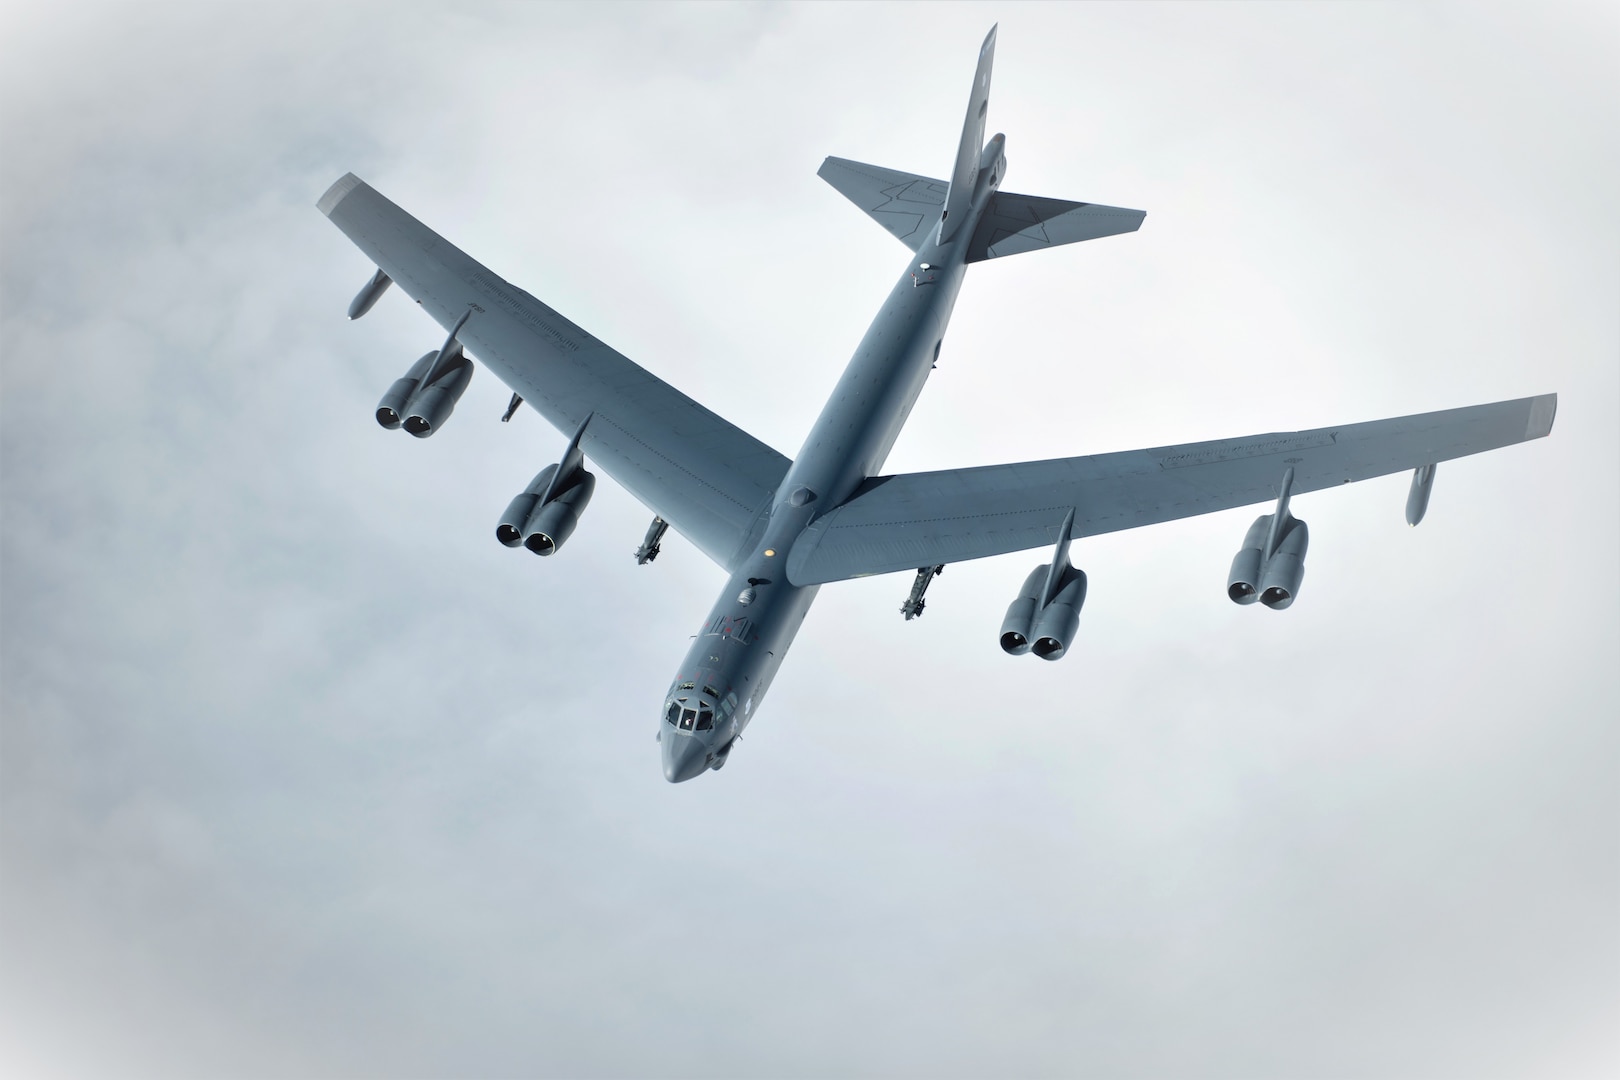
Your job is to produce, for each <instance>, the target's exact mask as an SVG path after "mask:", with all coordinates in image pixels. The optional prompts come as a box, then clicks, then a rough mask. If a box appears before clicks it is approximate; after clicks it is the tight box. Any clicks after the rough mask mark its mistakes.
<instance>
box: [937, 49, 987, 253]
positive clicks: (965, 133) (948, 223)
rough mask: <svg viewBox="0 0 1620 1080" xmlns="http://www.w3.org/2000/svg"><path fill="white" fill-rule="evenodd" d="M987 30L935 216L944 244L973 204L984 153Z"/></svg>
mask: <svg viewBox="0 0 1620 1080" xmlns="http://www.w3.org/2000/svg"><path fill="white" fill-rule="evenodd" d="M998 26H1000V24H999V23H997V24H996V26H992V27H991V28H990V33H988V34H986V35H985V38H984V44H983V45H980V46H979V67H978V70H976V71H975V72H974V73H973V92H972V93H971V94H969V95H968V108H967V119H965V120H964V121H962V138H961V141H960V142H958V143H957V144H956V167H955V168H953V169H952V170H951V188H950V192H949V193H948V194H947V195H946V196H945V209H944V211H943V212H942V213H941V214H940V216H939V242H940V243H941V244H943V243H945V242H946V241H947V240H949V239H950V238H951V237H952V236H955V235H956V233H957V232H958V231H959V230H960V229H961V227H962V223H963V222H964V221H966V220H967V218H968V210H969V209H970V208H971V207H972V205H973V188H974V185H975V184H976V183H977V181H978V179H979V155H980V154H981V153H983V152H984V115H985V113H987V112H989V111H990V69H991V68H992V67H993V66H994V65H995V62H996V29H997V27H998Z"/></svg>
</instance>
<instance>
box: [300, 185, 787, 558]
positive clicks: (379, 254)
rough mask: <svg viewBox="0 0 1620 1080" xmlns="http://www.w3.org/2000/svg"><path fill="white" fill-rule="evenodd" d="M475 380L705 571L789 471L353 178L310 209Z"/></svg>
mask: <svg viewBox="0 0 1620 1080" xmlns="http://www.w3.org/2000/svg"><path fill="white" fill-rule="evenodd" d="M318 205H319V207H320V210H321V212H322V213H323V214H325V215H326V216H327V217H328V218H330V219H331V221H332V224H334V225H336V226H337V227H338V228H339V229H342V230H343V232H344V234H345V235H346V236H348V238H349V239H350V240H352V241H354V244H355V246H356V247H358V248H359V249H360V250H361V251H363V252H364V253H365V254H366V257H367V258H369V259H371V261H372V262H374V263H376V264H377V266H378V267H379V268H380V269H381V270H383V272H385V273H386V274H387V275H388V276H389V277H391V278H393V279H394V281H395V282H397V283H398V284H399V287H400V288H401V289H403V290H404V291H405V292H406V293H407V294H408V295H409V296H410V297H411V298H412V299H414V300H415V301H416V302H417V303H418V304H420V305H422V308H423V310H424V311H426V312H427V313H428V314H429V315H431V316H433V318H434V319H435V320H437V322H438V323H439V325H440V326H442V327H444V329H445V330H446V331H449V330H450V329H451V328H452V327H454V326H455V325H456V323H457V320H459V319H460V318H461V317H462V316H463V315H465V314H466V313H467V312H468V310H469V309H471V312H472V314H471V316H470V317H469V318H468V319H467V322H466V324H465V325H463V326H462V327H461V329H460V331H459V332H458V333H457V338H458V340H459V341H461V343H462V344H463V345H464V346H465V347H466V349H467V351H468V352H470V353H472V354H473V356H475V357H476V358H477V359H478V360H479V361H481V362H482V363H483V364H484V366H485V367H487V368H489V369H490V370H491V371H493V372H494V373H495V374H496V375H497V376H499V377H500V379H501V381H503V382H504V383H506V385H508V386H510V387H511V388H512V389H513V390H514V391H516V392H517V393H518V394H521V395H522V396H523V399H524V400H525V401H526V402H528V403H529V404H530V405H531V406H533V407H534V409H535V410H536V411H537V412H539V413H540V415H541V416H544V417H545V418H546V419H547V420H549V421H550V422H551V423H552V424H553V425H554V426H555V427H557V428H558V429H559V430H561V431H562V432H564V433H565V434H570V435H571V434H573V432H574V431H575V429H577V428H578V427H579V425H580V423H581V421H583V420H584V419H585V418H586V417H587V416H589V417H590V418H591V419H590V423H589V424H588V425H587V426H586V429H585V436H584V439H583V442H582V444H581V445H582V446H583V448H584V451H585V454H586V456H587V457H588V458H590V460H591V462H592V463H593V464H595V465H597V466H599V467H600V468H601V469H602V471H603V472H605V473H607V474H608V475H609V476H611V477H612V478H613V479H614V480H616V481H617V482H618V483H619V484H621V485H622V486H623V487H624V488H625V489H626V490H628V491H629V492H630V494H632V495H634V496H635V497H636V498H637V499H639V500H640V501H641V502H642V503H644V504H645V505H646V506H647V507H648V508H650V509H651V510H653V512H655V513H656V514H658V515H659V516H660V517H662V518H663V519H664V520H665V521H668V522H669V523H670V524H671V525H673V526H674V527H675V530H676V531H677V532H679V533H680V534H681V535H683V536H685V537H686V538H687V539H688V540H691V541H692V543H694V544H696V545H697V547H698V549H699V550H701V551H702V552H703V553H704V554H705V555H707V556H708V557H709V558H711V559H713V560H714V561H715V562H717V563H719V564H720V565H721V566H723V567H725V568H726V570H727V571H730V570H731V569H733V567H732V562H733V560H734V558H735V557H736V556H737V553H738V551H739V549H740V548H741V547H742V545H743V543H744V542H745V541H746V540H747V539H748V536H749V532H750V530H751V529H752V528H753V527H754V525H755V523H756V521H757V520H758V519H759V518H760V516H761V515H762V514H763V513H764V512H765V510H767V509H768V508H769V505H770V500H771V496H772V494H774V493H775V491H776V488H777V486H778V485H779V484H780V483H781V481H782V477H783V476H784V475H786V473H787V469H788V465H789V462H788V459H787V458H785V457H783V456H782V455H781V454H779V453H777V452H776V451H775V450H773V449H771V448H770V447H769V446H766V445H765V444H764V443H762V442H760V441H759V440H758V439H756V438H754V437H753V436H752V435H749V434H748V433H747V432H745V431H743V430H742V429H740V428H738V427H736V426H734V425H732V424H729V423H727V422H726V421H725V420H723V419H721V418H720V417H719V416H716V415H715V414H714V413H712V412H710V411H709V410H708V409H706V408H704V407H703V406H702V405H699V404H698V403H697V402H695V401H693V400H692V399H691V398H689V397H687V396H686V395H685V394H683V393H681V392H680V391H679V390H676V389H675V388H674V387H673V386H670V385H669V384H668V383H666V382H663V381H662V380H660V379H658V378H656V377H654V376H653V375H652V374H651V373H649V372H648V371H646V370H645V369H644V368H641V367H639V366H637V365H636V364H634V363H632V362H631V361H630V360H628V359H626V358H625V357H624V356H622V355H620V354H619V353H617V352H615V351H614V350H613V349H611V348H609V347H608V346H606V345H604V344H603V343H602V342H600V341H598V340H597V339H596V338H594V337H592V336H591V335H590V334H587V333H586V332H585V331H584V330H581V329H580V328H579V327H577V326H575V325H574V324H573V323H571V322H569V321H568V320H567V319H565V318H563V317H562V316H561V315H559V314H557V312H555V311H553V310H552V309H551V308H549V307H547V306H546V305H545V304H542V303H541V302H540V301H539V300H536V299H535V298H534V297H532V296H530V295H529V294H528V293H526V292H524V291H523V290H522V289H519V288H517V287H516V286H514V285H510V284H508V283H507V282H505V281H503V280H502V279H501V278H499V277H497V276H496V275H495V274H493V273H491V272H490V271H489V270H488V269H486V268H485V267H483V266H481V265H479V264H478V263H477V262H475V261H474V260H472V259H471V258H469V257H468V256H467V255H465V254H463V253H462V252H461V251H460V250H458V249H457V248H456V247H455V246H454V245H452V244H450V243H449V242H447V241H446V240H444V238H442V237H440V236H439V235H438V234H437V233H435V232H434V231H433V230H431V229H429V228H428V227H427V226H426V225H423V224H422V223H421V222H420V221H417V220H416V219H415V218H414V217H412V216H411V215H409V214H407V213H406V212H405V211H404V210H401V209H400V208H399V207H398V206H396V205H394V204H393V203H392V202H390V201H389V200H388V199H386V198H384V197H383V196H382V195H380V194H378V193H377V192H376V190H374V189H373V188H372V187H371V186H370V185H369V184H367V183H365V182H364V181H363V180H361V179H359V178H358V177H356V176H355V175H354V174H353V173H350V174H347V175H345V176H344V177H343V178H342V179H341V180H339V181H338V182H337V183H335V184H333V185H332V186H331V188H330V189H328V191H327V192H326V194H325V195H323V196H321V200H320V203H319V204H318Z"/></svg>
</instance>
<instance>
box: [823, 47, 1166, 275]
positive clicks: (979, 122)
mask: <svg viewBox="0 0 1620 1080" xmlns="http://www.w3.org/2000/svg"><path fill="white" fill-rule="evenodd" d="M996 30H997V27H995V26H992V27H991V28H990V33H989V34H988V35H986V36H985V39H984V44H983V45H981V46H979V66H978V69H977V70H976V71H975V72H974V74H973V91H972V93H971V94H969V95H968V108H967V117H966V119H965V120H964V121H963V122H962V138H961V141H960V142H959V143H958V144H957V147H956V164H955V166H954V167H953V168H952V170H951V177H950V180H949V181H943V180H934V179H931V178H929V177H926V176H918V175H916V174H915V173H906V172H897V171H895V170H894V169H884V168H881V167H879V166H877V165H864V164H862V163H861V162H858V161H848V160H845V159H844V158H836V157H830V158H828V159H827V160H826V161H824V162H822V163H821V168H820V169H819V170H817V173H816V175H818V176H820V177H821V178H822V179H823V180H825V181H827V183H829V184H831V185H832V186H833V187H835V188H837V189H838V190H839V192H840V193H842V194H843V195H844V197H845V198H847V199H849V201H850V202H852V203H854V204H855V205H856V206H859V207H860V208H861V209H862V210H864V211H866V213H867V215H868V216H870V217H871V218H872V220H873V221H876V222H877V223H878V224H879V225H882V226H883V227H884V228H885V229H887V230H888V231H889V232H890V233H892V234H893V235H894V236H895V237H896V238H897V239H898V240H900V242H901V243H903V244H905V245H906V246H907V247H909V248H910V249H911V250H912V251H916V250H918V249H919V248H921V247H922V245H923V244H924V243H926V242H927V240H928V239H929V234H930V233H932V232H933V229H934V225H935V223H936V222H937V223H938V224H939V239H940V242H941V243H944V242H945V241H948V240H950V239H951V237H952V236H954V235H955V234H956V232H957V230H959V229H961V228H962V227H963V225H964V223H966V224H968V225H969V226H971V227H972V228H973V236H972V238H971V239H970V241H969V242H968V247H967V261H968V262H982V261H983V260H985V259H997V258H1000V257H1002V256H1004V255H1017V254H1020V253H1021V252H1025V251H1038V250H1040V249H1041V248H1048V247H1057V246H1059V245H1060V244H1073V243H1078V242H1079V241H1081V240H1095V239H1097V238H1098V237H1102V236H1115V235H1117V234H1119V233H1127V232H1135V231H1136V230H1137V229H1139V228H1141V226H1142V219H1143V218H1145V217H1147V213H1146V212H1145V211H1142V210H1127V209H1125V208H1124V207H1120V206H1102V205H1100V204H1097V203H1083V202H1069V201H1067V200H1064V199H1044V198H1041V197H1039V196H1036V195H1015V194H1013V193H1012V192H1008V191H995V192H994V193H993V194H991V195H990V197H989V199H988V201H986V202H985V203H984V205H983V209H982V210H981V212H980V213H979V214H978V215H977V224H973V222H972V220H971V219H972V218H974V216H975V215H974V214H973V197H974V193H975V190H976V188H977V186H978V182H979V169H980V167H981V166H983V167H985V168H991V169H1001V170H1002V171H1005V168H1004V167H1005V164H1006V160H1007V159H1006V157H1005V156H1003V155H1002V154H1001V153H1000V146H1001V143H1000V141H999V140H1000V136H997V137H996V140H993V141H992V149H991V151H990V152H988V156H990V158H991V161H990V162H988V163H987V162H986V161H985V158H986V156H987V151H986V150H985V148H984V120H985V114H986V113H988V112H989V110H990V69H991V68H992V67H993V66H994V64H995V59H996ZM998 161H999V163H1000V164H999V165H998V164H997V162H998ZM1000 180H1001V176H1000V175H999V174H993V175H992V176H991V177H990V179H989V183H990V184H991V185H992V186H993V185H995V184H997V183H999V181H1000Z"/></svg>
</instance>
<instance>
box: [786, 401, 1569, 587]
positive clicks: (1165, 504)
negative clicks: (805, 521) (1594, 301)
mask: <svg viewBox="0 0 1620 1080" xmlns="http://www.w3.org/2000/svg"><path fill="white" fill-rule="evenodd" d="M1557 409H1558V395H1557V394H1543V395H1542V396H1540V397H1529V398H1519V399H1517V400H1515V401H1498V402H1496V403H1494V404H1491V405H1476V406H1473V407H1472V408H1466V409H1447V410H1445V411H1444V412H1431V413H1420V414H1418V415H1416V416H1401V417H1396V418H1395V419H1392V420H1374V421H1372V422H1371V423H1366V424H1351V425H1348V426H1346V427H1336V428H1318V429H1316V430H1314V431H1295V432H1282V433H1275V434H1270V435H1253V436H1250V437H1249V438H1246V439H1224V440H1217V441H1214V442H1202V443H1184V444H1182V445H1180V446H1160V447H1156V448H1154V449H1150V450H1130V451H1125V452H1123V453H1116V454H1098V455H1095V456H1091V457H1073V458H1056V459H1053V460H1050V461H1026V462H1022V463H1020V464H1017V465H989V466H984V467H981V468H976V469H949V470H946V471H943V472H929V473H907V474H904V475H900V476H875V477H872V478H871V479H869V480H867V481H865V482H864V483H863V484H862V485H861V486H860V487H859V488H857V489H856V491H855V494H854V495H852V496H850V498H849V499H848V500H847V501H846V502H844V503H843V504H842V505H841V506H838V507H836V508H835V509H833V510H831V511H829V512H828V513H826V514H825V515H823V516H822V517H819V518H817V519H816V520H815V521H813V522H811V524H810V526H809V527H808V528H807V529H806V530H805V531H804V533H803V534H801V535H800V537H799V539H798V541H797V542H796V543H795V544H794V545H793V550H792V552H791V553H789V555H788V561H787V576H788V580H789V581H791V582H793V584H795V585H814V584H818V583H821V582H826V581H841V580H843V579H845V578H852V577H863V576H865V575H868V574H886V573H890V572H892V571H896V570H915V569H917V568H918V567H926V566H937V565H939V564H941V563H953V562H961V561H963V560H965V559H981V558H984V557H985V556H988V555H1001V554H1004V553H1006V552H1009V551H1022V550H1024V549H1026V548H1032V547H1042V546H1045V545H1049V544H1051V543H1053V542H1054V541H1055V540H1057V538H1058V536H1057V534H1058V531H1059V529H1060V527H1061V525H1062V522H1063V519H1064V517H1065V515H1067V514H1068V512H1069V511H1070V509H1071V508H1072V509H1073V510H1074V525H1073V527H1072V529H1071V530H1070V534H1069V535H1070V538H1071V539H1072V538H1076V537H1081V536H1095V535H1097V534H1099V533H1107V532H1117V531H1119V530H1121V529H1134V528H1136V527H1137V526H1140V525H1151V524H1153V523H1155V522H1160V521H1173V520H1175V519H1177V518H1185V517H1194V516H1196V515H1198V514H1209V513H1213V512H1215V511H1217V510H1227V509H1230V508H1232V507H1234V506H1245V505H1248V504H1250V503H1257V502H1264V501H1266V500H1269V499H1271V498H1274V497H1275V496H1276V494H1277V488H1278V485H1279V483H1280V482H1281V480H1282V477H1283V472H1284V470H1286V469H1289V468H1292V469H1293V470H1294V483H1293V492H1294V494H1296V495H1297V494H1299V493H1300V492H1304V491H1319V490H1322V489H1323V488H1330V487H1336V486H1338V485H1340V484H1348V483H1350V482H1351V481H1352V480H1366V479H1368V478H1370V477H1374V476H1383V475H1385V474H1388V473H1394V472H1401V471H1403V470H1406V469H1416V468H1419V467H1420V466H1423V465H1431V464H1434V463H1436V462H1441V461H1450V460H1451V459H1453V458H1459V457H1465V456H1467V455H1469V454H1478V453H1480V452H1482V451H1485V450H1494V449H1496V448H1498V447H1502V446H1510V445H1512V444H1513V443H1519V442H1524V441H1526V440H1528V439H1539V438H1541V437H1542V436H1544V435H1546V434H1547V433H1548V432H1549V431H1551V430H1552V424H1553V414H1554V413H1555V412H1556V411H1557Z"/></svg>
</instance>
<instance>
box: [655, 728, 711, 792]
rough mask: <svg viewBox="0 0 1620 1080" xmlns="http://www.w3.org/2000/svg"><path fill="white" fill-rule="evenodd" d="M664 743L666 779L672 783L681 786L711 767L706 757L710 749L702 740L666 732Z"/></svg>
mask: <svg viewBox="0 0 1620 1080" xmlns="http://www.w3.org/2000/svg"><path fill="white" fill-rule="evenodd" d="M663 742H664V779H665V780H668V781H669V782H670V783H672V784H679V783H682V782H683V781H686V780H690V779H692V777H694V776H697V775H698V774H699V773H701V772H702V771H703V770H704V769H707V768H708V767H709V762H708V760H707V758H706V757H705V754H707V753H708V749H709V748H708V746H707V745H705V744H704V742H703V740H702V739H694V738H692V737H691V736H689V735H677V734H676V733H675V732H673V731H666V732H665V733H664V740H663Z"/></svg>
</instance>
